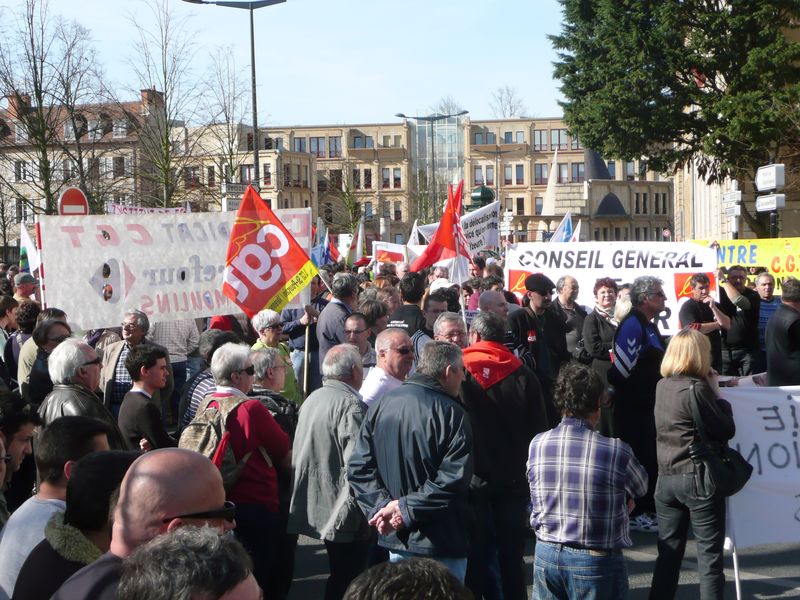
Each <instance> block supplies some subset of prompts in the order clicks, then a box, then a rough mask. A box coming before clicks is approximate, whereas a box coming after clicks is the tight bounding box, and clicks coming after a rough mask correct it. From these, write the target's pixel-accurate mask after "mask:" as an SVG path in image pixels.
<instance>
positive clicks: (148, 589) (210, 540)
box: [117, 526, 263, 600]
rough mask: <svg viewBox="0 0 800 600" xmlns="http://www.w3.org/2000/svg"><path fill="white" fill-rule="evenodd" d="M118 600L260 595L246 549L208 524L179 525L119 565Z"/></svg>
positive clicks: (252, 599)
mask: <svg viewBox="0 0 800 600" xmlns="http://www.w3.org/2000/svg"><path fill="white" fill-rule="evenodd" d="M118 591H119V595H118V596H117V597H118V598H119V600H178V599H179V598H187V599H192V600H194V599H197V600H200V599H201V598H202V599H203V600H206V599H208V600H217V599H220V600H222V599H226V598H231V599H235V600H261V598H262V597H263V596H262V594H261V590H260V589H259V587H258V583H257V582H256V580H255V577H254V576H253V564H252V561H251V560H250V557H249V556H248V555H247V551H246V550H245V549H244V547H243V546H242V545H241V544H240V543H239V542H238V541H237V540H236V539H235V538H232V537H230V536H226V535H220V534H219V532H217V531H214V530H213V529H209V528H208V527H194V526H193V527H181V528H179V529H175V530H173V531H170V532H168V533H167V534H165V535H162V536H159V537H157V538H155V539H153V540H151V541H150V542H148V543H146V544H144V545H143V546H142V547H141V548H138V549H137V550H136V551H135V552H134V553H133V554H131V555H130V556H129V557H128V558H127V559H126V560H125V562H124V563H123V565H122V574H121V577H120V582H119V590H118Z"/></svg>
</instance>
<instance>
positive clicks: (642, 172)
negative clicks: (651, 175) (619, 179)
mask: <svg viewBox="0 0 800 600" xmlns="http://www.w3.org/2000/svg"><path fill="white" fill-rule="evenodd" d="M639 179H641V180H642V181H647V163H646V162H644V161H642V162H640V163H639Z"/></svg>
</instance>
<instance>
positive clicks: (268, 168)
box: [208, 163, 272, 186]
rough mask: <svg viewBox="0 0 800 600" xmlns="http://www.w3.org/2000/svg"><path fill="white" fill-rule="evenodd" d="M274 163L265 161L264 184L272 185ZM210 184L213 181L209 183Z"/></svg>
mask: <svg viewBox="0 0 800 600" xmlns="http://www.w3.org/2000/svg"><path fill="white" fill-rule="evenodd" d="M271 169H272V165H270V164H269V163H264V185H272V171H271ZM208 185H209V186H210V185H211V183H209V184H208Z"/></svg>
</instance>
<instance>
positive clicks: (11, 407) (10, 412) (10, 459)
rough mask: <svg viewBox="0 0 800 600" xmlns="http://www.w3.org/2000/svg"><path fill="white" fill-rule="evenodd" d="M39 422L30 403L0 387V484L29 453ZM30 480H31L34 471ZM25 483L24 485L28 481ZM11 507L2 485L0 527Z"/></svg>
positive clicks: (28, 487)
mask: <svg viewBox="0 0 800 600" xmlns="http://www.w3.org/2000/svg"><path fill="white" fill-rule="evenodd" d="M41 424H42V419H41V418H40V417H39V415H38V413H37V412H36V411H34V410H32V409H31V407H30V405H28V404H26V403H25V402H24V401H23V400H21V399H20V398H18V397H16V396H14V395H13V394H11V393H10V392H6V391H2V390H0V434H2V440H3V444H4V446H5V459H4V462H5V467H6V468H5V477H4V479H3V481H2V482H0V484H5V485H6V486H7V485H8V483H9V482H10V481H11V479H12V477H13V476H14V474H15V473H17V472H18V471H19V470H20V467H21V466H22V462H23V460H24V459H25V458H27V457H30V456H31V455H32V454H33V447H32V446H31V440H33V434H34V431H35V429H36V427H38V426H39V425H41ZM32 479H35V474H34V477H33V478H32ZM25 483H26V485H27V483H28V482H27V481H26V482H25ZM31 483H32V481H31ZM30 489H31V486H29V485H28V486H27V491H28V494H27V495H26V496H25V499H24V500H22V501H21V502H19V504H22V502H24V501H25V500H27V498H28V497H29V496H30ZM17 506H18V505H17ZM14 508H16V506H14V505H12V504H11V503H10V502H8V490H7V488H5V487H4V488H3V490H2V492H0V527H2V526H4V525H5V524H6V522H7V521H8V518H9V516H10V511H11V510H13V509H14Z"/></svg>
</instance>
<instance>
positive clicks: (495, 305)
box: [478, 290, 508, 319]
mask: <svg viewBox="0 0 800 600" xmlns="http://www.w3.org/2000/svg"><path fill="white" fill-rule="evenodd" d="M478 308H480V309H481V311H483V312H489V313H494V314H496V315H497V316H498V317H502V318H503V319H505V318H506V317H507V316H508V303H507V302H506V297H505V296H504V295H503V292H497V291H494V290H488V291H486V292H482V293H481V297H480V298H479V299H478Z"/></svg>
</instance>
